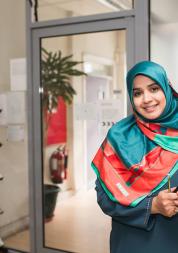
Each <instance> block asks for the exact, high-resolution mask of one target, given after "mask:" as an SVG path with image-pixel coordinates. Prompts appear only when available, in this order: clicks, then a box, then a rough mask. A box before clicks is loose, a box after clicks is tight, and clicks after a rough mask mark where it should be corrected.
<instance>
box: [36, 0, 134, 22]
mask: <svg viewBox="0 0 178 253" xmlns="http://www.w3.org/2000/svg"><path fill="white" fill-rule="evenodd" d="M38 2H39V7H38V18H39V21H43V20H52V19H59V18H67V17H74V16H86V15H91V14H99V13H108V12H115V11H122V10H129V9H132V8H133V1H132V0H39V1H38Z"/></svg>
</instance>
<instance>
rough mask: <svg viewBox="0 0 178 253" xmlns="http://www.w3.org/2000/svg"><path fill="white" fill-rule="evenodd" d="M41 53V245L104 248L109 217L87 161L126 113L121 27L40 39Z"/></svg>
mask: <svg viewBox="0 0 178 253" xmlns="http://www.w3.org/2000/svg"><path fill="white" fill-rule="evenodd" d="M96 41H97V44H96ZM101 44H102V47H101V46H100V45H101ZM41 57H42V64H41V66H42V72H41V76H42V86H43V98H42V99H43V100H42V104H43V134H44V136H43V140H44V146H43V156H44V161H43V164H44V168H43V174H44V200H43V206H44V209H43V214H44V235H45V238H44V246H46V247H49V248H57V249H62V250H65V251H67V252H69V251H71V252H78V253H83V252H85V253H91V252H94V253H108V252H109V233H110V229H111V221H110V218H109V217H108V216H106V215H104V214H103V213H102V211H101V210H100V208H99V207H98V205H97V202H96V194H95V191H94V184H95V174H94V172H93V171H92V169H91V167H90V163H91V159H92V158H93V156H94V154H95V152H96V150H97V149H98V147H99V145H100V143H101V141H102V140H103V139H104V137H105V135H106V132H107V131H108V129H109V128H110V127H111V126H112V124H113V123H115V122H116V121H118V120H120V119H121V118H123V117H125V116H126V111H127V108H126V90H125V74H126V31H125V30H119V31H109V32H100V33H90V34H82V35H75V36H65V37H55V38H44V39H42V49H41ZM74 69H75V70H74ZM69 102H71V103H69ZM93 214H95V215H93Z"/></svg>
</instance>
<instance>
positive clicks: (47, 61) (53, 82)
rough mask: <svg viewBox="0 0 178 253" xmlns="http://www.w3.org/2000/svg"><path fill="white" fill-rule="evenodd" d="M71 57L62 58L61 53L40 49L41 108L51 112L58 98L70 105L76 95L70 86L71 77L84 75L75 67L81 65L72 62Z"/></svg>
mask: <svg viewBox="0 0 178 253" xmlns="http://www.w3.org/2000/svg"><path fill="white" fill-rule="evenodd" d="M71 58H72V55H69V56H65V57H62V52H61V51H60V50H59V51H58V52H55V53H52V52H48V51H47V50H46V49H44V48H42V59H41V82H42V87H43V89H44V93H43V107H44V108H45V109H47V110H48V111H49V112H52V110H53V109H54V108H56V107H57V105H58V97H60V96H61V97H62V98H63V99H64V101H65V102H66V103H68V104H70V103H72V100H73V96H74V95H75V94H76V92H75V90H74V89H73V87H72V85H71V77H72V76H81V75H86V73H85V72H83V71H80V70H77V69H76V68H75V67H76V66H77V65H78V64H82V62H80V61H73V60H72V59H71Z"/></svg>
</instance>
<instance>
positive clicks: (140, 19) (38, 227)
mask: <svg viewBox="0 0 178 253" xmlns="http://www.w3.org/2000/svg"><path fill="white" fill-rule="evenodd" d="M134 7H135V8H134V9H133V10H128V11H122V12H117V13H116V12H115V13H109V14H98V15H90V16H85V17H73V18H66V19H60V20H52V21H45V22H44V21H43V22H38V23H32V22H31V10H30V5H29V3H28V2H27V6H26V14H27V34H26V36H27V82H28V90H27V95H28V96H27V99H28V143H29V145H28V149H29V193H30V198H29V199H30V201H29V202H30V240H31V244H30V245H31V253H47V252H48V253H59V252H64V251H60V250H55V249H49V248H46V247H44V245H43V243H44V241H43V240H44V232H43V222H42V221H43V218H42V212H41V211H40V212H39V210H42V169H41V168H42V158H43V157H42V152H41V150H42V134H41V133H42V132H41V117H42V116H41V102H40V101H41V94H40V60H39V59H40V45H41V39H42V38H45V37H55V36H65V35H76V34H82V33H93V32H101V31H103V32H104V31H112V30H120V29H126V30H127V33H126V38H127V39H126V50H127V67H128V69H129V68H130V67H131V66H132V65H134V63H136V62H137V61H140V60H146V59H148V58H149V22H148V18H149V1H148V0H135V6H134Z"/></svg>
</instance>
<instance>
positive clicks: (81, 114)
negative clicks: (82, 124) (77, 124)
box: [74, 103, 98, 120]
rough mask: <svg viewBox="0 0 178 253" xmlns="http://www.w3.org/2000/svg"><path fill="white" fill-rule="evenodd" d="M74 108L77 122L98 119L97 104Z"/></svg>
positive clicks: (86, 104)
mask: <svg viewBox="0 0 178 253" xmlns="http://www.w3.org/2000/svg"><path fill="white" fill-rule="evenodd" d="M74 108H75V119H76V120H97V117H98V104H97V103H85V104H75V107H74Z"/></svg>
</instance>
